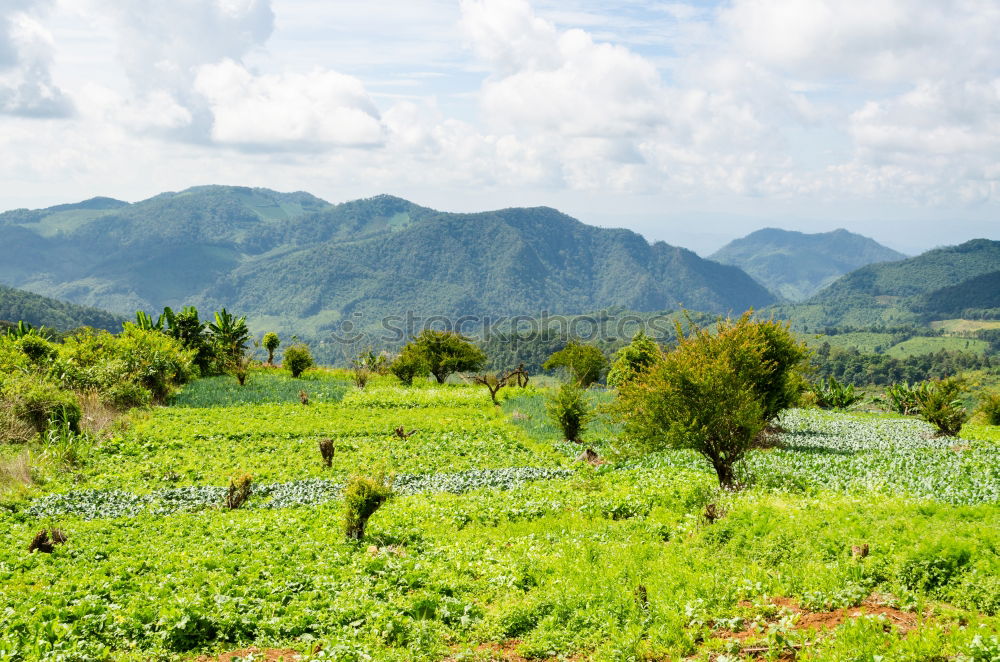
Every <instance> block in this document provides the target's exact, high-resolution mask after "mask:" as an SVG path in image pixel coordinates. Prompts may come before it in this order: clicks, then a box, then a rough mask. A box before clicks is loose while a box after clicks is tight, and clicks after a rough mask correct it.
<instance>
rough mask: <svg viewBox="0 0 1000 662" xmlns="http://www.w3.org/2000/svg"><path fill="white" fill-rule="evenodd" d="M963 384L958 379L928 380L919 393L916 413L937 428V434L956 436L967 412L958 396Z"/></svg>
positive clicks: (966, 417) (965, 418)
mask: <svg viewBox="0 0 1000 662" xmlns="http://www.w3.org/2000/svg"><path fill="white" fill-rule="evenodd" d="M963 390H964V385H963V384H962V382H961V380H958V379H954V378H951V379H942V380H940V381H935V382H930V384H929V385H928V386H927V388H926V389H922V390H921V391H920V394H919V401H920V406H919V408H918V413H919V414H920V417H921V418H923V419H924V420H925V421H927V422H928V423H930V424H931V425H933V426H934V427H935V428H937V432H938V434H939V435H942V436H945V437H957V436H958V433H959V432H961V430H962V425H964V424H965V421H966V420H967V419H968V417H969V414H968V412H967V411H966V410H965V407H963V406H962V402H961V400H959V399H958V396H959V395H960V394H961V393H962V391H963Z"/></svg>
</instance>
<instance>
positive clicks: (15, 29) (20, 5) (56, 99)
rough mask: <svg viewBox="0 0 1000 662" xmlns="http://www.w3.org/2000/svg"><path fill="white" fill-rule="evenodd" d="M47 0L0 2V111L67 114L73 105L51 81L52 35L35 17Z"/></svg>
mask: <svg viewBox="0 0 1000 662" xmlns="http://www.w3.org/2000/svg"><path fill="white" fill-rule="evenodd" d="M50 4H51V3H50V2H45V1H42V0H35V1H32V0H7V1H6V2H5V3H4V4H3V5H0V113H3V114H8V115H20V116H24V117H68V116H69V115H72V113H73V104H72V102H71V101H70V100H69V98H68V97H67V96H66V94H65V93H64V92H63V91H62V90H61V89H60V88H59V87H58V86H57V85H56V84H55V83H54V82H53V80H52V73H51V67H52V52H53V47H52V36H51V35H50V34H49V33H48V31H46V30H45V28H44V27H43V26H42V25H41V23H39V22H38V20H37V19H36V15H37V14H41V13H44V12H45V11H46V10H47V9H48V8H49V5H50Z"/></svg>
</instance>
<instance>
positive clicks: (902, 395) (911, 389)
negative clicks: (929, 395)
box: [885, 382, 923, 415]
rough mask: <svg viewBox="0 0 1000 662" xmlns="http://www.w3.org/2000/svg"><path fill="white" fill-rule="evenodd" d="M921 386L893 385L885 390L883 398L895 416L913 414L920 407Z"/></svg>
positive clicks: (904, 383)
mask: <svg viewBox="0 0 1000 662" xmlns="http://www.w3.org/2000/svg"><path fill="white" fill-rule="evenodd" d="M922 387H923V385H920V384H914V385H913V386H910V385H909V384H908V383H906V382H903V383H901V384H893V385H892V386H889V387H887V388H886V389H885V397H886V398H887V399H888V401H889V406H890V408H891V409H892V411H894V412H896V413H897V414H905V415H909V414H915V413H916V412H917V409H918V408H919V407H920V398H919V394H920V389H921V388H922Z"/></svg>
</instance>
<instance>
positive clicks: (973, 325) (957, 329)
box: [930, 319, 1000, 333]
mask: <svg viewBox="0 0 1000 662" xmlns="http://www.w3.org/2000/svg"><path fill="white" fill-rule="evenodd" d="M930 327H931V328H932V329H934V330H937V329H944V330H945V333H968V332H970V331H981V330H983V329H1000V320H964V319H953V320H939V321H937V322H931V323H930Z"/></svg>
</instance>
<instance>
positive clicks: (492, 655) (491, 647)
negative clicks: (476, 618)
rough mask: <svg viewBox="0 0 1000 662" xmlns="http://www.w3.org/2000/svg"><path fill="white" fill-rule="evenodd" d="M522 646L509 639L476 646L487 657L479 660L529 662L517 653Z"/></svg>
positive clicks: (552, 661) (448, 660)
mask: <svg viewBox="0 0 1000 662" xmlns="http://www.w3.org/2000/svg"><path fill="white" fill-rule="evenodd" d="M520 645H521V640H520V639H508V640H507V641H504V642H502V643H499V644H497V643H490V644H479V645H478V646H476V652H477V653H480V654H482V655H484V656H485V657H482V658H478V657H477V659H482V660H488V661H489V662H529V659H528V658H526V657H524V656H522V655H521V654H520V653H518V652H517V647H518V646H520ZM533 659H534V661H535V662H538V658H533ZM567 659H568V660H577V659H579V658H577V657H571V658H555V657H551V658H547V659H546V660H542V662H555V661H556V660H567ZM454 660H455V658H452V657H449V658H446V659H445V660H444V662H454Z"/></svg>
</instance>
